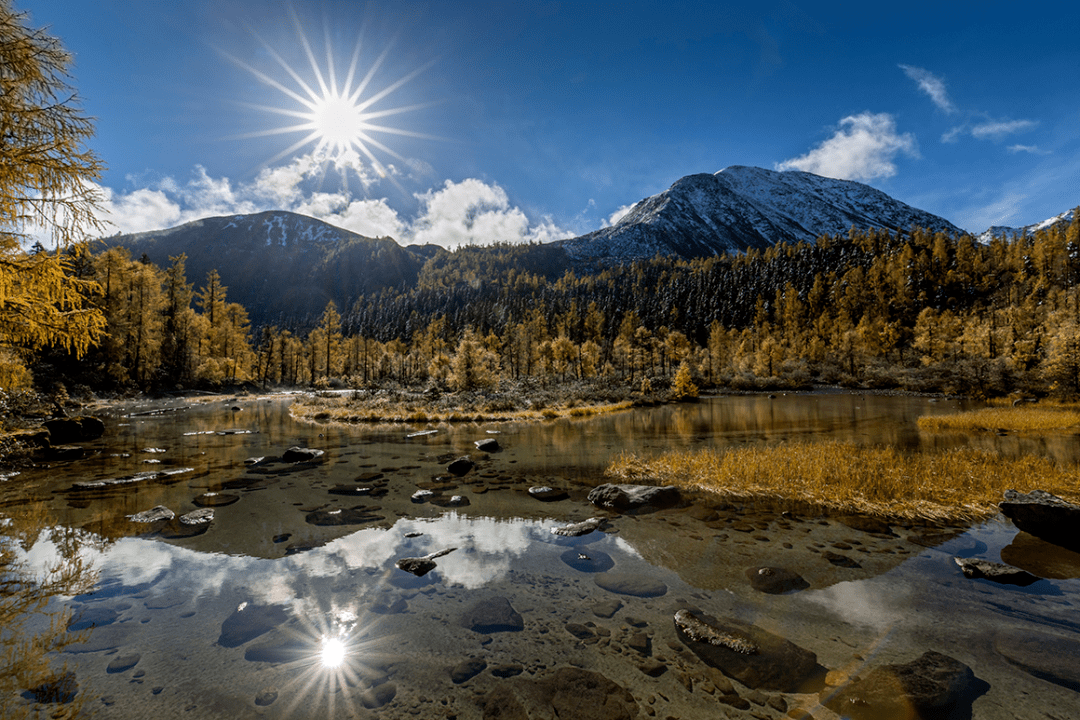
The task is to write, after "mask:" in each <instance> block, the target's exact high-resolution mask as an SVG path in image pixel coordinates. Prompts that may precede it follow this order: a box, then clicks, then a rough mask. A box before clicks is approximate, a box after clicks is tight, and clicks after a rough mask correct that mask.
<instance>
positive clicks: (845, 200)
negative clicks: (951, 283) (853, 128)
mask: <svg viewBox="0 0 1080 720" xmlns="http://www.w3.org/2000/svg"><path fill="white" fill-rule="evenodd" d="M852 226H855V227H857V228H860V229H865V228H872V227H876V228H888V229H905V230H906V229H908V228H910V227H912V226H918V227H923V228H927V229H930V230H933V231H939V230H940V231H943V232H946V233H957V234H960V233H962V232H963V231H962V230H961V229H960V228H958V227H956V226H955V225H953V224H952V223H950V222H949V221H947V220H944V219H943V218H940V217H938V216H936V215H932V214H930V213H928V212H925V211H923V210H919V209H917V208H913V207H911V206H909V205H905V204H904V203H902V202H900V201H898V200H895V199H893V198H891V197H889V196H888V195H886V194H885V193H883V192H881V191H879V190H875V189H874V188H872V187H869V186H867V185H863V184H861V183H857V182H852V181H850V180H834V179H831V178H826V177H821V176H819V175H814V174H812V173H807V172H798V171H786V172H776V171H773V170H764V169H762V168H754V167H744V166H732V167H729V168H725V169H724V170H721V171H720V172H718V173H715V174H713V175H709V174H700V175H688V176H686V177H684V178H682V179H680V180H678V181H677V182H676V183H675V184H674V185H672V186H671V187H670V188H668V189H667V190H665V191H664V192H662V193H660V194H658V195H654V196H652V197H649V198H645V199H644V200H642V201H641V202H639V203H637V204H636V205H635V206H634V207H633V208H632V209H631V210H630V212H629V213H627V214H626V215H625V216H624V217H623V218H622V219H620V220H619V221H618V222H617V223H615V224H614V225H612V226H611V227H606V228H603V229H601V230H597V231H595V232H591V233H588V234H587V235H582V236H580V237H576V238H572V239H570V240H563V241H560V244H561V246H562V247H563V248H564V249H565V250H566V251H567V252H568V253H569V254H570V255H571V257H573V258H574V259H575V260H577V261H579V262H580V261H585V262H593V263H597V264H611V263H618V262H627V261H630V260H637V259H642V258H649V257H652V256H654V255H656V254H657V253H659V254H663V255H668V254H675V255H681V256H683V257H703V256H708V255H718V254H722V253H727V252H743V251H746V250H747V249H749V248H767V247H769V246H770V245H774V244H776V243H779V242H798V241H809V242H813V241H814V240H816V239H817V238H818V237H820V236H821V235H824V234H832V235H835V234H843V233H847V231H848V230H849V229H850V228H851V227H852Z"/></svg>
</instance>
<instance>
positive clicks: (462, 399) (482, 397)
mask: <svg viewBox="0 0 1080 720" xmlns="http://www.w3.org/2000/svg"><path fill="white" fill-rule="evenodd" d="M655 399H656V398H644V397H632V396H631V393H629V392H622V391H617V390H611V389H608V388H603V387H598V386H592V385H568V386H565V387H559V388H544V387H533V386H527V385H518V386H507V387H504V388H500V389H499V390H498V391H489V392H434V391H428V392H415V391H407V390H374V391H372V390H367V391H365V390H359V391H355V392H348V393H345V394H337V395H330V394H327V393H321V394H316V395H312V396H306V397H302V398H300V399H298V400H296V401H295V402H294V403H293V404H292V406H291V407H290V412H291V413H292V415H293V417H295V418H297V419H299V420H307V421H310V422H337V423H412V424H426V423H439V422H505V421H514V420H554V419H556V418H584V417H591V416H593V415H600V414H603V413H610V412H618V411H620V410H627V409H629V408H631V407H634V406H635V404H639V403H641V402H642V401H651V400H655Z"/></svg>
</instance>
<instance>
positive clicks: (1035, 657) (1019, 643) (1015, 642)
mask: <svg viewBox="0 0 1080 720" xmlns="http://www.w3.org/2000/svg"><path fill="white" fill-rule="evenodd" d="M994 650H996V651H997V653H998V654H999V655H1001V657H1003V658H1005V659H1006V660H1008V661H1009V663H1010V664H1012V665H1014V666H1016V667H1018V668H1020V669H1021V670H1023V671H1024V672H1026V673H1029V674H1031V675H1033V676H1035V677H1037V678H1039V679H1040V680H1045V681H1046V682H1050V683H1054V684H1055V685H1060V686H1061V687H1065V688H1069V689H1070V690H1073V691H1076V692H1080V643H1077V642H1076V639H1075V637H1063V636H1061V635H1049V634H1047V633H1040V632H1031V631H1028V630H1019V629H1017V630H1004V631H1001V632H999V633H998V634H997V636H996V637H995V638H994Z"/></svg>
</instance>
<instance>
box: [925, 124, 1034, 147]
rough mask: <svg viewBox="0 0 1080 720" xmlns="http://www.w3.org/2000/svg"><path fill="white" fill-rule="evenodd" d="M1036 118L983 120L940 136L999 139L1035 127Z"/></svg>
mask: <svg viewBox="0 0 1080 720" xmlns="http://www.w3.org/2000/svg"><path fill="white" fill-rule="evenodd" d="M1038 124H1039V122H1038V121H1037V120H985V121H983V122H981V123H976V124H975V125H959V126H957V127H954V128H952V129H951V130H949V131H948V132H947V133H945V134H944V135H942V136H941V141H942V142H947V143H951V142H956V141H957V140H958V139H960V136H961V135H970V136H971V137H973V138H975V139H976V140H995V141H996V140H1001V139H1003V138H1004V137H1006V136H1007V135H1012V134H1014V133H1021V132H1027V131H1028V130H1033V129H1034V128H1035V127H1037V126H1038Z"/></svg>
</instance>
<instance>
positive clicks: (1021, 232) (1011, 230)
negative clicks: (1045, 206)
mask: <svg viewBox="0 0 1080 720" xmlns="http://www.w3.org/2000/svg"><path fill="white" fill-rule="evenodd" d="M1075 217H1076V208H1073V209H1072V210H1069V211H1068V212H1063V213H1061V214H1060V215H1055V216H1054V217H1052V218H1048V219H1046V220H1043V221H1042V222H1037V223H1032V224H1031V225H1025V226H1023V227H1007V226H1005V225H994V226H992V227H989V228H987V229H986V230H985V231H984V232H983V233H981V234H980V235H979V242H982V243H988V242H990V241H991V240H993V239H994V238H996V237H1000V238H1005V239H1007V240H1009V239H1012V238H1014V237H1025V236H1027V235H1031V234H1033V233H1035V232H1037V231H1039V230H1045V229H1046V228H1051V227H1053V226H1055V225H1058V224H1061V225H1068V224H1069V223H1071V222H1072V221H1073V218H1075Z"/></svg>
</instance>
